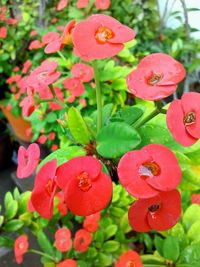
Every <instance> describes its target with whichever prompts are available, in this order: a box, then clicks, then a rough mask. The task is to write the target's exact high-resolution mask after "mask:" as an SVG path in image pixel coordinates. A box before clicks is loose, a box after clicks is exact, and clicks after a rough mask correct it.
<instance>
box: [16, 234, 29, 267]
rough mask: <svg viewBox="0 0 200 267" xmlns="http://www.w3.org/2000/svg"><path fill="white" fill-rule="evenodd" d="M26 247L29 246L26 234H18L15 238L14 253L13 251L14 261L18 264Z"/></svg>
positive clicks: (20, 262)
mask: <svg viewBox="0 0 200 267" xmlns="http://www.w3.org/2000/svg"><path fill="white" fill-rule="evenodd" d="M28 247H29V243H28V236H27V235H20V236H19V237H18V238H17V239H16V240H15V244H14V253H15V259H16V262H17V263H18V264H22V262H23V256H24V254H25V253H26V252H27V250H28Z"/></svg>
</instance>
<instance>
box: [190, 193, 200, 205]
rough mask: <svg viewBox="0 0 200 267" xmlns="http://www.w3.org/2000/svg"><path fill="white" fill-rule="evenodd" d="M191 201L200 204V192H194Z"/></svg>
mask: <svg viewBox="0 0 200 267" xmlns="http://www.w3.org/2000/svg"><path fill="white" fill-rule="evenodd" d="M191 202H192V203H194V204H198V205H200V194H192V196H191Z"/></svg>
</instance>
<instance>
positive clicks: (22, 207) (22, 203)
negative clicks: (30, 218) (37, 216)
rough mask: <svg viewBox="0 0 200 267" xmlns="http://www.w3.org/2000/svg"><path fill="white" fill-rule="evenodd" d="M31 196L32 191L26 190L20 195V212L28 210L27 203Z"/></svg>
mask: <svg viewBox="0 0 200 267" xmlns="http://www.w3.org/2000/svg"><path fill="white" fill-rule="evenodd" d="M30 197H31V192H30V191H26V192H24V193H22V194H21V195H20V197H19V200H18V205H19V210H18V213H19V214H22V213H25V212H27V203H28V201H29V199H30Z"/></svg>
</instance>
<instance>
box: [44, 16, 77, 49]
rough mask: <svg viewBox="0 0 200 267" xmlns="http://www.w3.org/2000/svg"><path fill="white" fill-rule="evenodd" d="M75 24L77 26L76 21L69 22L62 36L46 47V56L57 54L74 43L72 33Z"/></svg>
mask: <svg viewBox="0 0 200 267" xmlns="http://www.w3.org/2000/svg"><path fill="white" fill-rule="evenodd" d="M75 24H76V21H75V20H71V21H69V22H68V23H67V24H66V26H65V27H64V30H63V34H62V36H61V37H58V38H57V39H55V40H54V41H52V42H50V43H49V44H48V45H47V46H46V48H45V50H44V52H45V53H46V54H50V53H55V52H57V51H59V50H61V49H62V48H63V47H64V45H67V44H70V43H71V42H72V41H71V35H72V31H73V29H74V26H75Z"/></svg>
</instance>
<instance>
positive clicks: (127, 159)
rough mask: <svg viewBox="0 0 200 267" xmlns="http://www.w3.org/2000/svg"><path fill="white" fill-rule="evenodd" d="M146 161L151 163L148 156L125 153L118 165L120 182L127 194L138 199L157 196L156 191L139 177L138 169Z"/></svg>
mask: <svg viewBox="0 0 200 267" xmlns="http://www.w3.org/2000/svg"><path fill="white" fill-rule="evenodd" d="M146 161H151V158H150V157H149V155H148V154H147V153H145V152H143V151H139V150H135V151H131V152H128V153H126V154H125V155H124V156H123V157H122V158H121V160H120V162H119V164H118V176H119V180H120V182H121V183H122V185H123V186H124V187H125V188H126V190H127V191H128V192H129V194H131V195H133V196H135V197H138V198H149V197H152V196H155V195H157V194H158V191H157V190H156V189H154V188H153V187H152V186H150V185H148V184H147V182H146V181H145V180H144V179H142V178H141V177H140V174H139V167H140V166H141V165H142V164H143V163H144V162H146Z"/></svg>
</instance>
